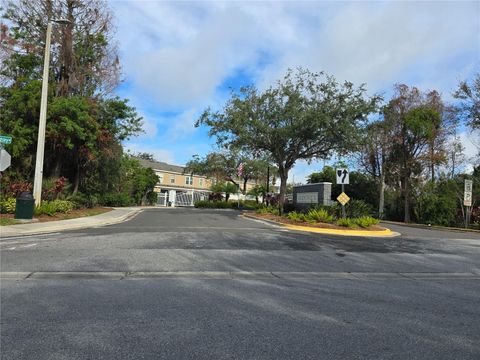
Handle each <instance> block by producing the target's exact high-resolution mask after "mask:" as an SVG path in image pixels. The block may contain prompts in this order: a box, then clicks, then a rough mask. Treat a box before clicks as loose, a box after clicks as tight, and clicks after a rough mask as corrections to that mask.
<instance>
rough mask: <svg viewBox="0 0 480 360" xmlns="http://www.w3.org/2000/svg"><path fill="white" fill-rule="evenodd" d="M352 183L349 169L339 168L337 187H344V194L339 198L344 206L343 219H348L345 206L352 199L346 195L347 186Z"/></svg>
mask: <svg viewBox="0 0 480 360" xmlns="http://www.w3.org/2000/svg"><path fill="white" fill-rule="evenodd" d="M349 183H350V173H349V172H348V169H347V168H338V169H337V185H338V184H340V185H342V193H341V194H340V195H339V196H338V197H337V200H338V202H339V203H340V204H342V218H344V219H345V218H346V217H347V215H346V212H345V204H346V203H347V202H348V201H349V200H350V198H349V197H348V196H347V194H345V185H348V184H349Z"/></svg>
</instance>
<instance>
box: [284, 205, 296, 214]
mask: <svg viewBox="0 0 480 360" xmlns="http://www.w3.org/2000/svg"><path fill="white" fill-rule="evenodd" d="M291 211H295V206H293V204H292V203H285V204H283V212H284V213H289V212H291Z"/></svg>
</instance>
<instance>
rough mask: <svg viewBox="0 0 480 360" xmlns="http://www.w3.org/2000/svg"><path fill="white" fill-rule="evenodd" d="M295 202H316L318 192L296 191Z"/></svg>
mask: <svg viewBox="0 0 480 360" xmlns="http://www.w3.org/2000/svg"><path fill="white" fill-rule="evenodd" d="M297 204H318V193H316V192H305V193H297Z"/></svg>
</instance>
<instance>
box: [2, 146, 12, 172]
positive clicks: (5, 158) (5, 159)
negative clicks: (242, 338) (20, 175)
mask: <svg viewBox="0 0 480 360" xmlns="http://www.w3.org/2000/svg"><path fill="white" fill-rule="evenodd" d="M11 160H12V157H11V156H10V154H9V153H8V152H7V150H4V149H1V150H0V171H3V170H5V169H7V168H8V167H9V166H10V164H11Z"/></svg>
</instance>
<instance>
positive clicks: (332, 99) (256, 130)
mask: <svg viewBox="0 0 480 360" xmlns="http://www.w3.org/2000/svg"><path fill="white" fill-rule="evenodd" d="M378 100H379V97H377V96H374V97H368V96H367V95H366V91H365V88H364V86H363V85H362V86H360V87H358V88H357V87H354V85H353V84H352V83H350V82H345V83H343V84H340V83H338V82H337V81H336V80H335V79H334V78H333V77H332V76H328V75H325V74H324V73H323V72H321V73H314V72H311V71H309V70H305V69H297V70H296V71H293V70H289V71H288V72H287V74H286V75H285V77H284V78H283V80H280V81H278V82H277V83H276V84H275V85H274V86H271V87H269V88H267V89H266V90H264V91H260V90H258V89H257V88H255V87H254V86H248V87H243V88H241V89H240V92H239V93H232V96H231V98H230V100H228V101H227V103H226V105H225V107H224V108H223V109H222V110H220V111H212V110H210V109H207V110H206V111H205V112H204V113H203V115H202V116H201V118H200V119H199V120H198V122H197V126H198V125H201V124H204V125H207V126H209V127H210V135H211V136H215V137H216V138H217V142H218V144H219V145H220V146H223V147H225V148H232V147H233V148H242V149H244V150H245V151H250V152H252V153H253V154H256V155H258V156H262V157H266V158H270V159H272V160H273V162H274V163H275V165H276V166H277V168H278V175H279V177H280V204H281V205H283V203H284V199H285V192H286V185H287V178H288V173H289V171H290V170H291V169H292V167H293V166H294V165H295V163H296V161H297V160H301V159H304V160H307V161H309V160H312V159H315V158H319V159H325V158H328V157H330V156H331V155H332V154H334V153H337V154H342V153H345V152H348V151H352V150H354V149H355V148H356V147H357V145H358V141H359V139H360V136H359V134H360V130H361V129H362V127H363V125H364V124H365V123H366V120H367V116H368V115H369V114H370V113H372V112H373V111H375V109H376V105H377V102H378Z"/></svg>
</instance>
